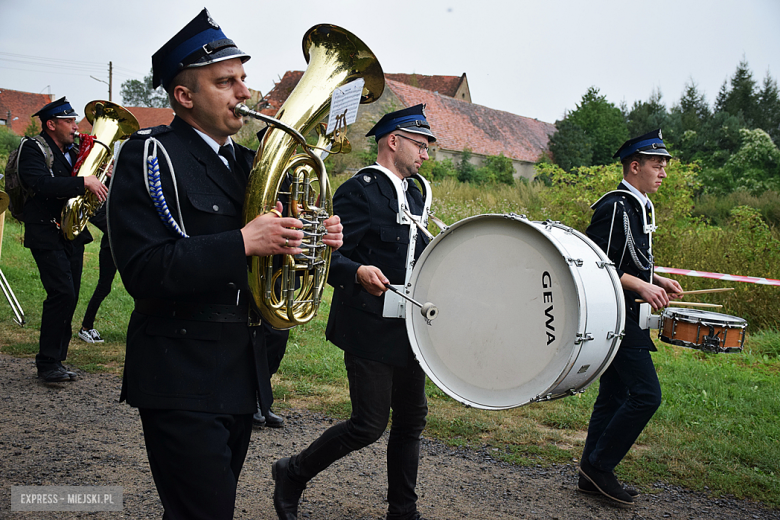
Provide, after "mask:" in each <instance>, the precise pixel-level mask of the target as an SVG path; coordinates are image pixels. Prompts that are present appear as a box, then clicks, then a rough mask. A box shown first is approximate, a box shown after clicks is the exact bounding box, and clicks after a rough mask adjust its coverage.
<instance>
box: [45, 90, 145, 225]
mask: <svg viewBox="0 0 780 520" xmlns="http://www.w3.org/2000/svg"><path fill="white" fill-rule="evenodd" d="M84 112H85V113H86V117H87V120H88V121H89V122H90V123H92V134H91V136H92V138H94V141H93V145H92V148H91V149H90V150H89V151H88V152H87V153H88V155H87V156H86V157H85V158H84V159H83V162H81V166H78V163H77V164H76V166H78V168H79V170H78V172H77V173H76V172H74V175H78V176H79V177H86V176H87V175H95V176H96V177H97V178H98V179H99V180H100V182H102V183H103V184H105V183H106V178H107V177H108V171H107V170H108V166H109V164H111V160H112V159H113V157H114V152H113V150H112V147H113V145H114V142H116V141H118V140H120V139H126V138H128V137H130V135H131V134H132V133H133V132H135V131H137V130H138V129H139V128H140V126H139V124H138V121H137V120H136V118H135V116H133V114H131V113H130V111H129V110H127V109H126V108H124V107H122V106H121V105H117V104H116V103H112V102H110V101H102V100H95V101H92V102H90V103H88V104H87V106H86V107H84ZM87 140H90V141H92V139H82V146H83V145H84V142H85V141H87ZM83 153H84V152H83V151H82V152H80V153H79V161H81V158H82V156H83ZM102 205H103V203H102V202H100V201H99V200H98V199H97V197H95V195H94V194H93V193H92V192H91V191H88V190H87V191H86V192H85V193H84V195H79V196H78V197H73V198H71V199H69V200H68V202H66V203H65V206H64V207H63V208H62V218H61V219H60V226H61V228H62V233H63V235H65V238H67V239H68V240H73V239H74V238H76V237H77V236H78V235H79V233H81V232H82V231H84V228H85V227H87V220H89V219H90V217H92V216H93V215H94V214H95V212H96V211H97V210H98V209H100V206H102Z"/></svg>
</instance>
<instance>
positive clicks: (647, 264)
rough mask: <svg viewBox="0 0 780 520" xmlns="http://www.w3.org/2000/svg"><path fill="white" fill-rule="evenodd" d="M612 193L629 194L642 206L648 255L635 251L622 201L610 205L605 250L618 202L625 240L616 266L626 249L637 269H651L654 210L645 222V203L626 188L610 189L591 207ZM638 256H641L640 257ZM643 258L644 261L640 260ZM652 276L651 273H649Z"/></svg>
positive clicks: (621, 259) (632, 236)
mask: <svg viewBox="0 0 780 520" xmlns="http://www.w3.org/2000/svg"><path fill="white" fill-rule="evenodd" d="M612 194H620V195H623V196H625V195H630V196H631V197H633V198H634V199H635V200H636V201H637V203H638V205H639V207H640V208H642V211H640V213H641V214H642V224H643V228H642V229H643V231H644V232H645V233H646V234H647V235H648V242H649V244H650V247H649V251H648V253H649V255H648V256H649V257H647V256H645V255H643V254H642V253H641V252H640V251H637V249H636V242H635V241H634V235H633V233H631V223H630V221H629V219H628V214H627V211H626V210H627V208H626V207H625V205H624V204H623V202H622V201H616V202H614V203H613V205H612V222H611V223H610V227H609V241H608V242H607V251H609V250H610V246H611V245H612V231H613V229H614V226H615V216H616V214H617V205H618V204H620V205H621V206H622V207H623V231H624V233H625V235H626V242H625V244H624V245H623V253H622V255H621V256H620V262H619V263H618V266H620V265H622V263H623V259H624V258H625V255H626V251H628V253H629V255H630V256H631V261H632V262H633V263H634V265H635V266H636V267H637V269H639V270H641V271H651V270H652V269H653V265H654V261H653V232H654V231H655V230H656V229H657V227H656V225H655V212H652V219H653V220H652V221H651V222H650V223H648V222H647V213H646V212H645V211H644V207H645V204H644V202H643V201H642V200H641V199H640V198H639V197H637V196H636V194H634V193H632V192H630V191H627V190H614V191H610V192H608V193H605V194H604V196H602V197H601V198H600V199H599V200H597V201H596V202H595V203H594V204H593V205H592V206H591V208H595V207H596V206H597V205H598V203H599V202H601V200H603V199H604V198H605V197H607V196H608V195H612ZM640 256H641V257H642V258H641V259H640ZM642 260H644V262H643V261H642ZM651 278H652V273H651Z"/></svg>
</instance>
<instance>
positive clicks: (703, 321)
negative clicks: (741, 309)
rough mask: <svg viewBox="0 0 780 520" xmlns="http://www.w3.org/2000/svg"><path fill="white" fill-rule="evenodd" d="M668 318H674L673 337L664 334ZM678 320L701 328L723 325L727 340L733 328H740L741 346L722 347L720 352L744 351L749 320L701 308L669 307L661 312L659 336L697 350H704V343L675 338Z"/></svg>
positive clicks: (698, 333) (662, 339) (666, 340)
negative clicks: (727, 335)
mask: <svg viewBox="0 0 780 520" xmlns="http://www.w3.org/2000/svg"><path fill="white" fill-rule="evenodd" d="M666 320H672V337H667V336H664V327H665V324H666ZM678 321H681V322H684V323H690V324H692V325H698V326H699V327H700V328H701V327H702V326H705V327H708V328H709V327H721V328H723V329H725V331H726V332H724V335H723V341H724V343H725V341H726V334H728V331H729V330H731V329H735V330H736V329H739V335H740V337H739V346H738V347H721V348H719V349H718V352H725V353H733V352H742V349H743V348H744V345H745V329H746V328H747V325H748V324H747V321H746V320H745V319H743V318H740V317H738V316H731V315H729V314H722V313H719V312H712V311H703V310H700V309H683V308H681V307H667V308H666V309H665V310H664V312H663V313H662V314H661V328H660V329H659V330H658V338H659V339H660V340H661V341H663V342H665V343H669V344H671V345H677V346H678V347H686V348H692V349H696V350H702V348H703V343H693V342H692V341H686V340H682V339H675V338H674V332H675V329H676V328H677V323H676V322H678ZM696 336H697V338H699V337H700V336H701V332H700V331H699V332H697V334H696Z"/></svg>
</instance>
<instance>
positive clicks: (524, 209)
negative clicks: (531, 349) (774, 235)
mask: <svg viewBox="0 0 780 520" xmlns="http://www.w3.org/2000/svg"><path fill="white" fill-rule="evenodd" d="M436 189H437V190H438V191H437V199H438V200H437V202H436V205H437V213H438V216H439V217H440V218H442V219H443V220H445V221H446V222H449V223H452V222H454V221H456V220H459V219H461V218H464V217H466V216H470V215H473V214H479V213H490V212H495V213H509V212H515V213H527V214H529V216H530V217H531V218H541V217H540V215H544V213H545V212H546V211H549V208H548V207H546V204H547V202H545V199H544V188H543V187H540V186H538V185H528V184H522V185H519V186H518V187H514V188H512V187H499V188H495V189H490V190H486V189H480V190H476V189H475V188H472V187H468V186H464V185H457V184H454V183H443V184H440V185H438V186H437V187H436ZM93 235H94V236H95V238H96V240H95V242H93V243H92V244H89V245H88V246H87V250H86V256H85V268H84V279H83V283H82V294H81V298H80V302H79V306H78V309H77V311H76V315H75V317H74V324H73V326H74V330H76V329H77V327H78V326H79V324H80V319H81V317H82V316H83V312H84V309H85V308H86V304H87V301H88V300H89V297H90V296H91V293H92V290H93V289H94V287H95V284H96V281H97V274H98V265H97V259H98V245H99V242H100V240H99V239H100V232H99V231H97V230H93ZM21 237H22V230H21V227H20V226H19V225H18V224H16V223H13V222H7V223H6V227H5V235H4V238H3V248H2V256H1V257H0V267H1V268H2V270H3V272H4V273H5V275H6V277H7V278H8V280H9V282H10V284H11V286H12V288H13V290H14V291H15V292H16V295H17V297H18V298H19V300H20V303H21V304H22V307H23V308H24V310H25V312H26V316H27V320H28V324H27V326H26V327H24V328H20V327H18V326H17V325H16V324H14V323H13V321H12V318H11V316H12V315H11V311H10V308H8V306H7V304H6V302H4V301H0V350H2V352H4V353H7V354H11V355H15V356H21V357H30V358H32V357H33V356H34V355H35V353H36V352H37V341H38V328H39V326H40V307H41V302H42V301H43V299H44V297H45V294H44V291H43V288H42V286H41V284H40V280H39V278H38V273H37V270H36V268H35V265H34V262H33V260H32V256H31V255H30V253H29V251H28V250H27V249H24V248H23V247H22V245H21ZM770 267H771V268H772V269H774V266H770ZM768 289H770V290H771V289H776V290H780V289H778V288H768ZM771 295H774V296H771ZM756 297H757V298H774V299H777V296H776V295H775V293H772V292H767V293H766V295H764V293H760V294H759V296H756ZM329 298H330V294H329V293H328V301H329ZM132 306H133V303H132V299H131V298H130V297H129V296H128V295H127V293H125V292H124V290H123V288H122V283H121V281H120V280H119V278H118V277H117V279H116V280H115V281H114V290H113V291H112V293H111V294H110V295H109V297H108V298H107V299H106V301H105V302H104V304H103V306H102V307H101V309H100V312H99V313H98V317H97V320H96V328H97V329H98V330H99V331H100V332H101V334H102V335H103V337H104V338H106V343H104V344H103V345H97V346H95V345H87V344H86V343H83V342H81V341H79V340H78V339H75V340H74V341H73V342H72V343H71V350H70V355H69V359H68V363H69V364H71V365H73V366H76V367H78V368H80V369H83V370H86V371H90V372H95V371H107V372H113V373H117V374H119V373H120V372H121V367H122V364H123V360H124V336H125V330H126V327H127V321H128V319H129V315H130V312H131V310H132ZM328 310H329V309H328V305H327V302H326V303H325V304H323V306H322V307H321V309H320V315H319V317H318V318H317V319H315V320H314V321H313V322H311V323H310V324H307V325H305V326H303V327H300V328H298V329H296V330H294V331H293V332H292V334H291V337H290V342H289V345H288V350H287V355H286V357H285V359H284V361H283V363H282V366H281V369H280V371H279V373H278V374H277V375H276V376H275V380H274V391H275V394H276V399H277V404H276V405H275V406H276V407H277V408H278V409H284V408H286V407H291V406H300V407H307V408H310V409H315V410H319V411H322V412H324V413H327V414H330V415H332V416H334V417H338V418H346V417H348V415H349V412H350V404H349V397H348V387H347V380H346V374H345V371H344V367H343V358H342V352H341V351H340V350H339V349H338V348H336V347H334V346H333V345H331V344H329V343H327V342H326V341H325V340H324V328H325V321H326V318H327V315H328ZM751 332H752V333H751V334H750V335H749V336H748V340H747V342H746V350H745V352H743V353H742V354H731V355H726V354H722V355H705V354H703V353H701V352H698V351H693V350H690V349H683V348H679V347H673V346H670V345H667V344H664V343H658V348H659V351H658V352H657V353H655V354H654V360H655V363H656V366H657V369H658V373H659V377H660V379H661V384H662V388H663V392H664V401H663V404H662V406H661V408H660V410H659V411H658V413H657V414H656V415H655V417H654V418H653V420H652V421H651V422H650V424H649V426H648V427H647V428H646V429H645V431H644V433H643V434H642V436H641V437H640V438H639V441H638V443H637V445H636V446H635V447H634V448H633V449H632V451H631V452H630V453H629V455H628V457H627V458H626V460H625V461H624V462H623V463H622V464H621V465H620V466H619V468H618V475H619V477H620V478H623V479H626V480H629V481H631V482H632V483H635V484H638V485H640V486H649V485H651V484H652V483H654V482H659V481H663V482H668V483H672V484H677V485H681V486H684V487H686V488H689V489H696V490H705V489H708V490H709V491H710V492H712V493H713V494H715V495H720V494H730V495H734V496H736V497H739V498H743V497H745V498H750V499H755V500H761V501H763V502H764V503H765V504H767V505H768V506H770V507H774V508H780V420H778V417H780V377H779V376H780V334H778V333H777V332H776V331H775V330H773V328H772V327H769V328H764V329H763V330H761V331H758V332H756V331H752V330H751ZM30 370H31V371H33V370H34V367H33V366H32V364H31V367H30ZM427 393H428V398H429V403H430V415H429V420H428V427H427V429H426V432H425V435H426V436H428V437H432V438H436V439H439V440H441V441H443V442H446V443H449V444H452V445H459V446H475V447H482V446H485V445H487V446H490V447H491V448H492V449H493V450H494V454H495V457H497V458H500V459H504V460H507V461H511V462H514V463H516V464H523V465H528V464H542V465H546V464H551V463H562V462H572V461H576V460H577V459H578V457H579V455H580V453H581V450H582V444H583V442H584V439H585V432H586V428H587V423H588V418H589V416H590V410H591V407H592V405H593V400H594V399H595V396H596V393H597V384H595V385H594V386H592V387H591V388H590V389H588V390H587V391H586V392H584V393H582V394H578V395H576V396H573V397H568V398H565V399H561V400H558V401H553V402H548V403H538V404H532V405H529V406H525V407H522V408H517V409H513V410H507V411H500V412H487V411H482V410H475V409H470V408H466V407H464V406H462V405H461V404H459V403H457V402H455V401H453V400H452V399H450V398H449V397H447V396H446V395H445V394H444V393H443V392H442V391H440V390H439V389H438V388H436V387H435V386H433V385H432V384H431V383H430V382H429V383H428V386H427Z"/></svg>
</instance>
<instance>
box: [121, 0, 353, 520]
mask: <svg viewBox="0 0 780 520" xmlns="http://www.w3.org/2000/svg"><path fill="white" fill-rule="evenodd" d="M248 59H249V56H248V55H247V54H244V53H243V52H242V51H240V50H239V49H238V47H237V46H236V45H235V44H234V43H233V41H231V40H230V39H228V38H227V37H226V36H225V34H224V33H223V32H222V30H221V29H220V27H219V26H218V25H217V24H216V23H215V22H214V20H213V19H212V18H211V17H210V16H209V14H208V12H207V11H206V10H205V9H204V10H203V11H202V12H201V13H200V14H199V15H198V16H197V17H196V18H195V19H193V20H192V21H191V22H190V23H189V24H187V25H186V26H185V27H184V28H183V29H182V30H181V31H179V33H177V34H176V35H175V36H174V37H173V38H172V39H171V40H170V41H168V42H167V43H166V44H165V45H163V46H162V48H160V50H158V51H157V52H156V53H155V54H154V56H153V57H152V68H153V83H154V86H155V87H157V86H159V85H162V86H163V87H164V88H165V89H166V90H167V92H168V96H169V99H170V102H171V106H172V107H173V110H174V112H175V113H176V117H175V118H174V120H173V122H172V123H171V124H170V126H159V127H156V128H151V129H145V130H141V131H139V132H137V133H136V134H134V135H133V136H132V137H131V138H130V139H129V140H128V142H127V143H126V144H125V145H124V146H123V148H122V150H121V152H120V153H119V156H118V158H117V162H116V167H115V171H114V175H113V178H112V182H111V194H110V196H109V202H108V222H109V234H110V237H111V247H112V249H113V251H114V257H115V259H116V262H117V268H118V270H119V273H120V274H121V276H122V280H123V282H124V284H125V287H126V288H127V290H128V292H129V293H130V295H131V296H133V298H134V299H135V310H134V311H133V314H132V316H131V319H130V324H129V327H128V332H127V356H126V360H125V370H124V380H123V386H122V396H121V399H122V400H127V402H128V404H130V405H131V406H135V407H137V408H139V412H140V415H141V421H142V423H143V428H144V438H145V441H146V448H147V453H148V456H149V465H150V466H151V470H152V475H153V477H154V480H155V484H156V486H157V490H158V492H159V495H160V499H161V501H162V504H163V507H164V508H165V515H166V518H172V519H178V518H181V519H196V518H202V519H207V518H209V519H211V518H232V517H233V508H234V503H235V495H236V483H237V480H238V476H239V473H240V471H241V468H242V465H243V463H244V458H245V456H246V452H247V449H248V445H249V438H250V434H251V431H252V414H253V413H254V412H255V411H256V409H257V402H258V401H257V399H258V396H259V400H260V405H261V408H262V410H268V409H269V408H270V406H271V401H272V393H271V386H270V381H269V375H268V366H267V361H266V354H265V346H264V339H263V332H262V329H261V327H259V326H258V327H252V326H249V325H248V312H249V301H250V293H249V287H248V278H247V257H248V256H252V255H257V256H267V255H275V254H282V253H287V254H298V253H300V252H301V249H300V248H299V247H298V246H299V245H300V244H301V239H302V238H303V233H302V232H301V231H300V230H299V228H301V223H300V221H299V220H297V219H294V218H281V217H279V216H277V215H276V214H274V213H267V214H264V215H260V216H258V217H257V218H255V219H254V220H252V221H250V222H249V223H248V224H246V225H244V220H243V217H242V210H243V204H244V196H245V188H246V183H247V178H248V175H249V172H250V168H251V163H252V160H253V158H254V153H253V152H252V151H251V150H249V149H247V148H244V147H242V146H240V145H237V144H236V143H234V142H232V140H231V138H230V136H231V135H233V134H235V133H236V132H237V131H238V130H239V129H240V128H241V126H242V124H243V122H242V120H241V118H239V117H237V116H236V115H235V114H234V112H233V109H234V107H235V106H236V105H237V104H238V103H241V102H243V101H244V100H246V99H248V98H249V90H248V89H247V87H246V85H245V83H244V79H245V73H244V67H243V62H245V61H246V60H248ZM325 225H326V228H327V230H328V235H327V237H326V238H325V239H324V242H325V243H326V244H328V245H329V246H331V247H333V248H334V249H335V248H338V247H339V246H341V224H340V223H339V218H338V217H336V216H333V217H331V218H329V219H328V220H326V221H325Z"/></svg>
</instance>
